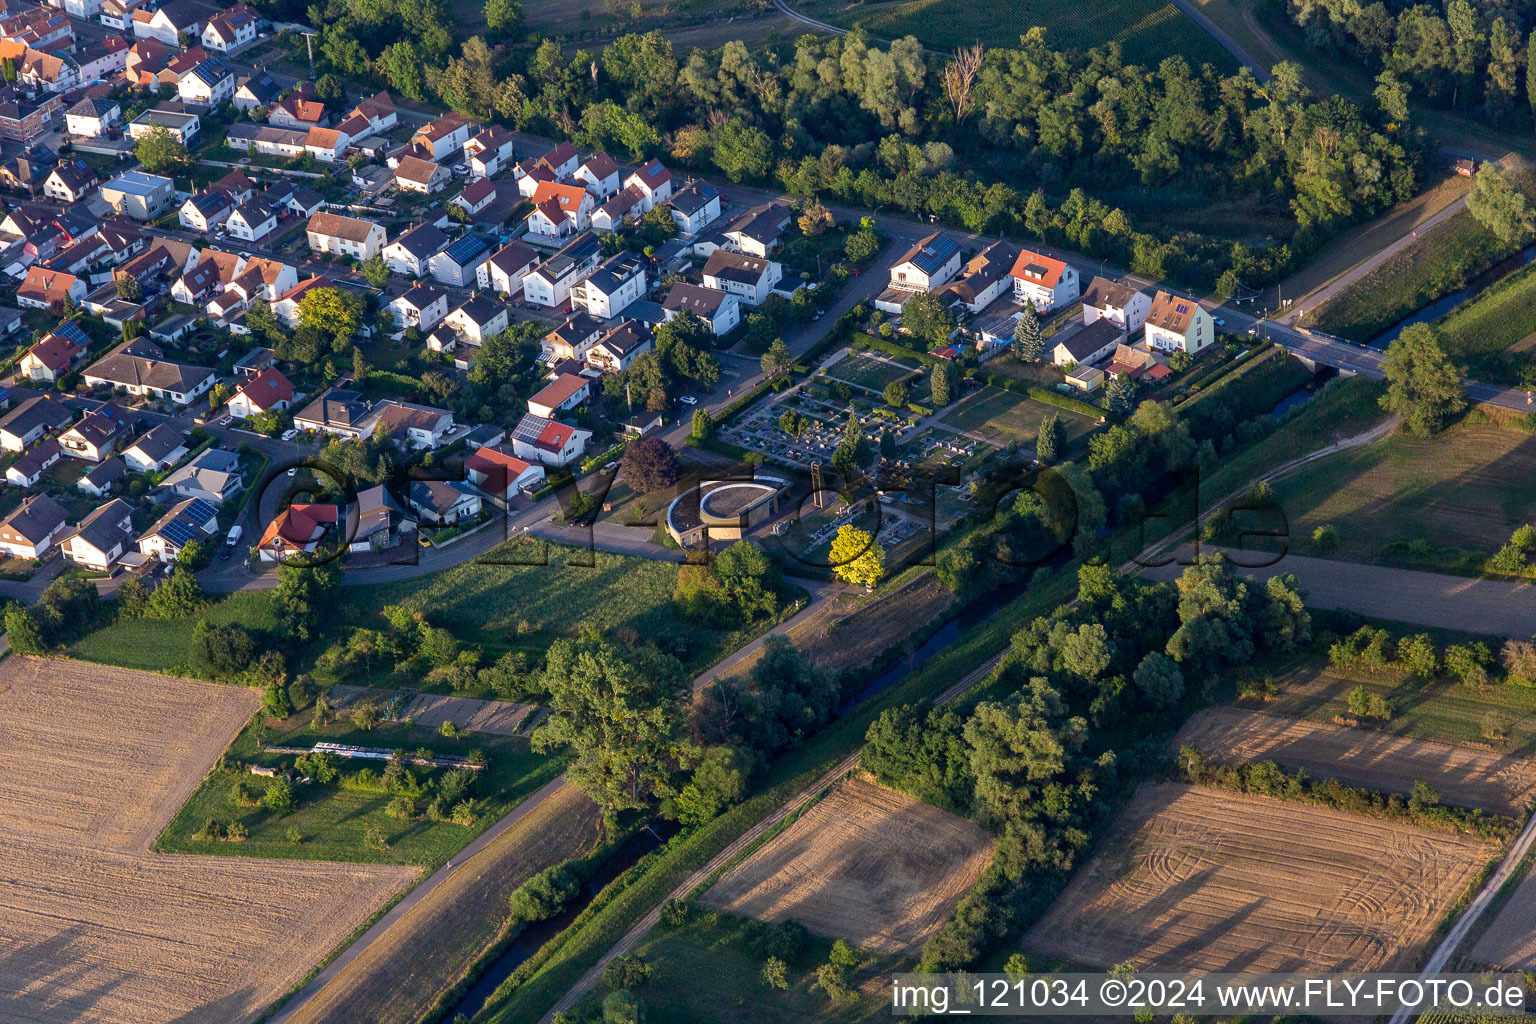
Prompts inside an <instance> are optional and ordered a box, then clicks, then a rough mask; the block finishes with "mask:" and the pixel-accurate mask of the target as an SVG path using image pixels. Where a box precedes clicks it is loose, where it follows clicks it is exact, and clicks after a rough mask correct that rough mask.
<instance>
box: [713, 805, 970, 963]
mask: <svg viewBox="0 0 1536 1024" xmlns="http://www.w3.org/2000/svg"><path fill="white" fill-rule="evenodd" d="M991 848H992V840H991V837H990V836H988V835H987V833H986V832H984V831H983V830H982V829H981V828H980V827H978V826H976V825H974V824H972V823H971V822H969V821H966V820H965V819H964V818H961V817H958V816H956V815H953V814H950V813H949V812H947V811H941V810H939V809H938V808H937V807H931V806H929V805H928V804H925V803H922V802H921V801H919V800H914V799H912V798H911V797H909V796H905V795H903V794H900V793H896V792H892V791H891V790H888V789H885V788H883V787H881V786H876V785H874V784H873V783H869V782H864V781H861V780H858V779H848V780H845V781H843V782H841V783H839V784H838V785H836V786H835V787H833V789H832V791H831V792H830V793H828V794H827V796H826V797H825V798H823V799H822V800H821V801H820V802H818V803H817V804H816V805H815V806H813V807H812V808H811V809H810V810H808V811H807V812H806V813H805V814H803V815H801V816H800V817H799V818H798V819H796V821H795V822H794V823H793V824H792V825H790V826H789V827H788V828H787V829H785V830H784V831H783V832H781V833H779V835H777V836H775V837H774V838H773V839H771V840H769V841H768V842H767V843H766V844H764V846H763V847H762V849H760V850H758V851H757V852H756V853H754V854H753V855H752V856H750V857H748V858H747V859H746V860H745V861H743V862H742V863H741V864H739V865H738V866H736V867H735V868H733V869H732V870H730V871H728V872H727V873H726V874H725V875H724V877H722V878H721V879H720V881H719V882H717V883H716V884H715V886H714V887H713V888H711V889H710V890H709V891H708V892H707V893H705V894H704V898H703V901H702V902H703V903H705V904H706V905H707V906H710V907H712V908H714V909H716V910H723V911H726V912H728V913H732V914H738V915H740V916H743V917H754V918H757V919H758V920H760V921H771V922H777V921H784V920H787V919H789V918H794V919H795V920H797V921H799V922H800V923H801V924H803V925H805V927H806V928H808V929H810V930H811V931H812V932H815V933H816V934H818V935H825V936H827V937H829V938H842V939H847V940H849V941H850V942H852V943H853V944H854V945H856V946H858V947H860V948H861V949H868V950H872V951H875V952H879V953H915V952H916V951H917V950H918V949H919V948H920V947H921V946H922V944H923V941H924V940H925V939H927V938H928V936H929V935H931V934H933V933H934V932H935V931H937V930H938V928H939V926H940V925H942V924H943V923H944V921H945V919H946V918H947V917H948V916H949V913H950V911H951V910H953V909H954V906H955V904H956V903H957V902H958V901H959V899H960V897H961V896H962V895H963V894H964V893H965V892H966V891H967V890H968V889H970V887H971V886H972V884H974V883H975V881H976V879H977V877H978V876H979V875H980V874H981V870H982V868H984V867H985V866H986V863H987V858H988V856H989V855H990V852H991Z"/></svg>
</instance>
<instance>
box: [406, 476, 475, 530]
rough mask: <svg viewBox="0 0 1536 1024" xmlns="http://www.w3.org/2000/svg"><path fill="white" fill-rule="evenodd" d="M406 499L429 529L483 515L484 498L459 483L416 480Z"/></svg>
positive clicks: (409, 488) (407, 490) (467, 486)
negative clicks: (482, 500) (481, 511)
mask: <svg viewBox="0 0 1536 1024" xmlns="http://www.w3.org/2000/svg"><path fill="white" fill-rule="evenodd" d="M406 500H407V501H409V502H410V503H411V508H413V509H415V510H416V512H417V514H418V515H419V516H420V517H421V521H422V522H423V523H425V524H427V525H429V526H437V527H444V526H454V525H456V524H458V523H460V522H462V521H464V520H466V519H473V518H475V517H476V516H478V515H479V514H480V495H479V494H477V493H476V492H475V489H474V488H473V487H471V486H470V485H469V484H465V483H460V482H459V481H457V480H412V481H411V483H410V486H409V487H408V488H407V489H406Z"/></svg>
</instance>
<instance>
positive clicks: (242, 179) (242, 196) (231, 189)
mask: <svg viewBox="0 0 1536 1024" xmlns="http://www.w3.org/2000/svg"><path fill="white" fill-rule="evenodd" d="M208 191H210V192H225V193H228V194H229V198H231V199H233V200H234V201H235V203H236V204H239V203H243V202H246V201H247V200H249V199H250V198H251V197H252V196H254V195H255V194H256V183H255V182H254V181H252V180H251V179H250V178H248V177H246V175H245V172H244V171H230V172H229V173H228V174H226V175H224V177H222V178H220V179H219V180H218V181H216V182H214V183H213V184H212V185H209V186H208Z"/></svg>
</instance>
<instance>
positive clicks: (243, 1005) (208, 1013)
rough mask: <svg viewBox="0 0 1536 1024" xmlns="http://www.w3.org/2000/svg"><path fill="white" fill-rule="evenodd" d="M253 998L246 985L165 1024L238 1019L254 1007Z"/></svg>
mask: <svg viewBox="0 0 1536 1024" xmlns="http://www.w3.org/2000/svg"><path fill="white" fill-rule="evenodd" d="M254 998H255V995H254V989H252V987H251V986H250V985H247V986H245V987H244V988H241V989H237V990H235V991H234V992H231V993H229V994H228V995H223V996H220V997H219V998H217V999H215V1000H213V1001H212V1002H209V1003H204V1004H203V1005H202V1006H199V1007H198V1008H197V1009H195V1010H188V1011H187V1012H186V1013H183V1014H181V1015H180V1016H178V1017H173V1018H172V1019H171V1020H169V1021H167V1022H166V1024H223V1022H224V1021H231V1020H239V1019H240V1018H242V1017H244V1016H246V1015H247V1014H249V1013H250V1012H251V1010H253V1009H255V1007H254V1005H253V1003H252V1000H253V999H254Z"/></svg>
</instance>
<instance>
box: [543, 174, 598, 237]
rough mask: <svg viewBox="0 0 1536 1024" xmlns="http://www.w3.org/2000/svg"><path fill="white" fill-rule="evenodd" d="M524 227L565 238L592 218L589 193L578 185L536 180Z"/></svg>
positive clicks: (581, 228)
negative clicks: (531, 210)
mask: <svg viewBox="0 0 1536 1024" xmlns="http://www.w3.org/2000/svg"><path fill="white" fill-rule="evenodd" d="M532 202H533V212H532V213H530V214H529V215H528V230H529V231H531V232H532V233H534V234H536V235H544V236H546V237H550V238H565V237H567V236H570V235H574V234H575V233H577V232H578V231H585V230H586V229H587V225H588V224H589V223H590V222H591V219H592V209H593V205H594V204H593V202H592V194H591V193H590V192H588V191H587V190H586V189H584V188H582V187H581V186H579V185H562V184H560V183H558V182H553V181H546V182H542V183H540V185H539V187H538V188H537V189H535V190H534V193H533V197H532Z"/></svg>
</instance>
